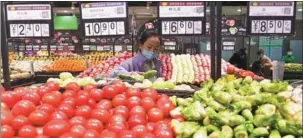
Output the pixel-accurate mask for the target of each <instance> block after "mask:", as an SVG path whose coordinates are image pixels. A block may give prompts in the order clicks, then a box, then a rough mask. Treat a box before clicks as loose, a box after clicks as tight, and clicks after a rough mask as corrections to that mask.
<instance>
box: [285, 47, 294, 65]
mask: <svg viewBox="0 0 303 138" xmlns="http://www.w3.org/2000/svg"><path fill="white" fill-rule="evenodd" d="M282 60H283V62H285V63H295V57H294V56H293V55H292V50H291V49H289V50H288V51H287V55H285V56H283V58H282Z"/></svg>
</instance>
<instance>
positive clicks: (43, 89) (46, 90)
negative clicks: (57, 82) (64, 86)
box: [37, 86, 51, 97]
mask: <svg viewBox="0 0 303 138" xmlns="http://www.w3.org/2000/svg"><path fill="white" fill-rule="evenodd" d="M37 93H38V94H39V95H40V97H43V96H44V95H45V94H47V93H51V89H50V88H48V87H46V86H41V87H39V88H38V89H37Z"/></svg>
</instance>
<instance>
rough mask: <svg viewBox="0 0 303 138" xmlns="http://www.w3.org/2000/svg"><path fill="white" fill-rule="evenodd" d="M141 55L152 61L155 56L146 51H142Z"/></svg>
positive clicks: (151, 52)
mask: <svg viewBox="0 0 303 138" xmlns="http://www.w3.org/2000/svg"><path fill="white" fill-rule="evenodd" d="M142 54H143V56H144V57H146V58H147V59H153V58H154V57H155V56H156V54H155V53H154V52H153V51H148V50H145V49H143V50H142Z"/></svg>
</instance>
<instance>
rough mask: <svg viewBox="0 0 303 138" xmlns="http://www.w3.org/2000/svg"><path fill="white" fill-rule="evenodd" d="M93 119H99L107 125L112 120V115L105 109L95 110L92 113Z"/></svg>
mask: <svg viewBox="0 0 303 138" xmlns="http://www.w3.org/2000/svg"><path fill="white" fill-rule="evenodd" d="M91 118H94V119H98V120H99V121H101V122H102V123H106V122H108V120H109V119H110V114H109V112H108V111H107V110H105V109H94V110H93V111H92V113H91Z"/></svg>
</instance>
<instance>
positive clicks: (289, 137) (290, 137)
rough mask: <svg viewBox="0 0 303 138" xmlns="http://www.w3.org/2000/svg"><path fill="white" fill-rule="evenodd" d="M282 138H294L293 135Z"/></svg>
mask: <svg viewBox="0 0 303 138" xmlns="http://www.w3.org/2000/svg"><path fill="white" fill-rule="evenodd" d="M283 138H295V136H293V135H286V136H284V137H283Z"/></svg>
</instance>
